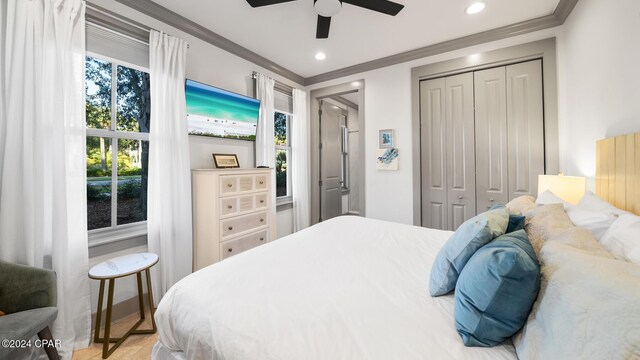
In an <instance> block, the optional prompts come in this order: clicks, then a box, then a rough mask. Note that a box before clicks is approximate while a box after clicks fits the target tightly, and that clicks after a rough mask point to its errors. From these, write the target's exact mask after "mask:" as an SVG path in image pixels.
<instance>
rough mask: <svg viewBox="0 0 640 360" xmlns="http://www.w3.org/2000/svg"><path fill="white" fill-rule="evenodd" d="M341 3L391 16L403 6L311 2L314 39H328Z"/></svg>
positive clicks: (375, 1) (352, 0) (255, 3)
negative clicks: (315, 15)
mask: <svg viewBox="0 0 640 360" xmlns="http://www.w3.org/2000/svg"><path fill="white" fill-rule="evenodd" d="M290 1H295V0H247V2H248V3H249V5H251V7H254V8H255V7H260V6H267V5H275V4H280V3H286V2H290ZM343 3H346V4H351V5H355V6H359V7H362V8H365V9H369V10H373V11H377V12H381V13H383V14H387V15H391V16H396V15H397V14H398V13H399V12H400V10H402V8H404V5H402V4H398V3H395V2H393V1H388V0H313V8H314V9H315V11H316V13H317V14H318V24H317V26H316V39H326V38H328V37H329V26H330V25H331V17H332V16H333V15H335V14H337V13H338V12H339V11H340V9H342V4H343Z"/></svg>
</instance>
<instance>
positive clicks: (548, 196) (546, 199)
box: [536, 190, 571, 209]
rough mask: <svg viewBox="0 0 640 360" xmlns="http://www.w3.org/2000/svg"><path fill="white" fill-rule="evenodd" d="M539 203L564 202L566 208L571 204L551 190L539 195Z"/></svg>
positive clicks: (537, 201) (537, 202) (537, 200)
mask: <svg viewBox="0 0 640 360" xmlns="http://www.w3.org/2000/svg"><path fill="white" fill-rule="evenodd" d="M536 204H537V205H549V204H562V205H564V208H565V209H566V208H568V207H569V206H571V204H569V203H568V202H566V201H564V200H562V199H560V198H559V197H558V196H557V195H556V194H554V193H552V192H551V190H546V191H545V192H543V193H542V194H540V195H538V198H537V199H536Z"/></svg>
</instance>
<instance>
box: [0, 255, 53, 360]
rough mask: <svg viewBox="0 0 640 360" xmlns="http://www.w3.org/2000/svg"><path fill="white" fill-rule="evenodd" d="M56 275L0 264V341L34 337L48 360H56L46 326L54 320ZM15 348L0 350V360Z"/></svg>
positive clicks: (47, 271)
mask: <svg viewBox="0 0 640 360" xmlns="http://www.w3.org/2000/svg"><path fill="white" fill-rule="evenodd" d="M56 301H57V300H56V273H55V272H53V271H52V270H46V269H38V268H34V267H30V266H24V265H16V264H11V263H7V262H3V261H0V310H1V311H3V312H4V313H5V314H6V315H4V316H0V340H5V339H6V340H29V339H31V338H33V337H34V336H35V335H36V334H37V335H38V337H39V338H40V339H41V340H46V341H45V342H43V344H47V345H49V346H44V350H45V351H46V353H47V356H48V357H49V359H58V351H57V350H56V348H55V346H53V340H52V337H51V331H50V330H49V326H50V325H51V324H52V323H53V321H54V320H55V319H56V317H57V316H58V309H57V308H56ZM14 350H16V348H10V347H6V346H0V359H10V358H13V357H12V356H11V353H12V352H13V351H14Z"/></svg>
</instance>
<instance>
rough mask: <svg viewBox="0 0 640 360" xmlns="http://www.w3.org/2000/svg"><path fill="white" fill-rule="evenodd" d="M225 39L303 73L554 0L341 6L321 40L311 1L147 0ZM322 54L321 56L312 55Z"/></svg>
mask: <svg viewBox="0 0 640 360" xmlns="http://www.w3.org/2000/svg"><path fill="white" fill-rule="evenodd" d="M153 1H154V2H156V3H158V4H160V5H162V6H164V7H166V8H168V9H170V10H172V11H174V12H176V13H178V14H180V15H182V16H184V17H186V18H188V19H190V20H192V21H194V22H196V23H198V24H200V25H202V26H205V27H207V28H209V29H210V30H212V31H213V32H215V33H217V34H219V35H222V36H224V37H226V38H227V39H229V40H231V41H233V42H235V43H237V44H239V45H242V46H244V47H246V48H247V49H249V50H251V51H253V52H255V53H257V54H259V55H261V56H263V57H265V58H267V59H269V60H271V61H273V62H275V63H277V64H279V65H281V66H283V67H285V68H287V69H289V70H291V71H293V72H295V73H297V74H298V75H301V76H303V77H310V76H314V75H318V74H322V73H325V72H328V71H332V70H337V69H341V68H344V67H347V66H351V65H356V64H359V63H363V62H367V61H370V60H374V59H378V58H381V57H385V56H389V55H394V54H397V53H401V52H404V51H408V50H412V49H416V48H420V47H424V46H427V45H432V44H436V43H440V42H443V41H447V40H452V39H456V38H459V37H463V36H466V35H471V34H474V33H477V32H481V31H485V30H490V29H494V28H497V27H501V26H505V25H510V24H514V23H517V22H520V21H524V20H529V19H533V18H537V17H541V16H545V15H550V14H552V13H553V11H554V10H555V8H556V6H557V5H558V2H559V0H533V1H532V0H486V2H487V7H486V9H485V10H484V11H483V12H481V13H479V14H477V15H467V14H466V13H465V12H464V9H465V7H466V6H467V5H468V4H469V3H470V2H471V0H396V2H399V3H401V4H403V5H405V8H404V9H403V10H402V11H401V12H400V13H399V14H398V15H397V16H395V17H393V16H388V15H384V14H380V13H376V12H373V11H370V10H367V9H363V8H359V7H355V6H352V5H349V4H344V5H343V7H342V10H341V11H340V13H338V14H337V15H336V16H334V17H333V18H332V20H331V31H330V33H329V39H324V40H318V39H316V38H315V31H316V16H317V15H316V13H315V12H314V10H313V0H297V1H294V2H288V3H283V4H277V5H271V6H265V7H260V8H252V7H251V6H249V4H247V2H246V1H245V0H153ZM318 51H323V52H325V53H326V55H327V59H326V60H324V61H317V60H315V59H314V55H315V54H316V52H318Z"/></svg>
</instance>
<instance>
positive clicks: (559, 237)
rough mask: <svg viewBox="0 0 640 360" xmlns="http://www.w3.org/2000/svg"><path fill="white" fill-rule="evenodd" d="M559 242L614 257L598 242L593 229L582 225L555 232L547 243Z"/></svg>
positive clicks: (587, 252) (587, 251)
mask: <svg viewBox="0 0 640 360" xmlns="http://www.w3.org/2000/svg"><path fill="white" fill-rule="evenodd" d="M551 242H558V243H562V244H565V245H569V246H571V247H573V248H575V249H576V250H577V252H580V253H583V254H586V255H592V256H599V257H605V258H609V259H614V258H615V257H614V256H613V254H611V253H610V252H608V251H607V250H605V248H604V247H603V246H602V245H600V244H599V243H598V241H597V240H596V238H595V237H594V236H593V234H592V233H591V231H589V230H588V229H585V228H582V227H572V228H570V229H566V230H561V231H558V232H555V233H554V234H552V235H551V237H550V238H549V239H548V240H547V243H551Z"/></svg>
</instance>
